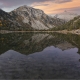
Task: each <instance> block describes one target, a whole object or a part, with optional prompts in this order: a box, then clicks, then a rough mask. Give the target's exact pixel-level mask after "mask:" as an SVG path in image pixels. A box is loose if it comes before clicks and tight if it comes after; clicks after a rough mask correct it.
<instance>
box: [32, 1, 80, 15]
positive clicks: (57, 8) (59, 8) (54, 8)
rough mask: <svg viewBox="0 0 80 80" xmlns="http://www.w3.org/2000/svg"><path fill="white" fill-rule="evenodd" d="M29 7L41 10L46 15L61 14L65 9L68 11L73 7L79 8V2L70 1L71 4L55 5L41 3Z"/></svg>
mask: <svg viewBox="0 0 80 80" xmlns="http://www.w3.org/2000/svg"><path fill="white" fill-rule="evenodd" d="M31 6H33V7H34V8H37V9H41V10H43V11H44V12H45V13H47V14H55V13H61V12H63V11H64V10H65V9H67V8H68V9H69V8H74V7H80V0H72V1H71V2H65V3H55V2H52V1H46V2H43V3H41V2H40V3H33V4H32V5H31Z"/></svg>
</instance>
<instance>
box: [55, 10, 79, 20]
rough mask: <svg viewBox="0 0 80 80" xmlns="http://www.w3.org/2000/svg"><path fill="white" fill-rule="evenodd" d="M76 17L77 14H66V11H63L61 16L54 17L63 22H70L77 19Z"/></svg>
mask: <svg viewBox="0 0 80 80" xmlns="http://www.w3.org/2000/svg"><path fill="white" fill-rule="evenodd" d="M77 16H78V14H75V13H71V12H68V11H64V12H63V13H61V14H57V15H55V16H54V17H57V18H60V19H63V20H65V21H70V20H72V19H74V17H77Z"/></svg>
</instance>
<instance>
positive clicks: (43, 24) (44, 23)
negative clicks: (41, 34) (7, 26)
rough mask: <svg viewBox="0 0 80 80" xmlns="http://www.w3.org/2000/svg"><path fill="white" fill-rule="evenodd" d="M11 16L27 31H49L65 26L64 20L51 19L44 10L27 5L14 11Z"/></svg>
mask: <svg viewBox="0 0 80 80" xmlns="http://www.w3.org/2000/svg"><path fill="white" fill-rule="evenodd" d="M9 14H10V15H11V16H14V17H15V19H16V20H17V22H19V23H20V25H22V27H24V29H25V30H26V29H27V30H28V29H33V30H48V29H51V28H53V27H56V26H58V25H62V24H63V20H61V19H55V18H51V17H50V16H48V15H46V14H45V13H44V12H43V11H42V10H39V9H35V8H32V7H28V6H26V5H24V6H21V7H19V8H17V9H15V10H13V11H12V12H10V13H9Z"/></svg>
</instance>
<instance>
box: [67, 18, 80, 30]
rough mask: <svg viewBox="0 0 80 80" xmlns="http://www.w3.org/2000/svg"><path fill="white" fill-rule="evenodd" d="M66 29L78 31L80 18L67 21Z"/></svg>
mask: <svg viewBox="0 0 80 80" xmlns="http://www.w3.org/2000/svg"><path fill="white" fill-rule="evenodd" d="M66 25H67V27H68V26H69V27H68V29H70V30H72V29H80V16H77V17H75V18H74V19H72V20H71V21H69V22H68V23H66Z"/></svg>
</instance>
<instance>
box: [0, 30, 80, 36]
mask: <svg viewBox="0 0 80 80" xmlns="http://www.w3.org/2000/svg"><path fill="white" fill-rule="evenodd" d="M13 32H57V33H63V34H68V33H72V34H77V35H80V29H77V30H71V31H68V30H61V31H8V30H0V34H6V33H13Z"/></svg>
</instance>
